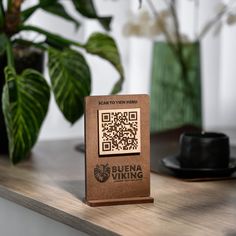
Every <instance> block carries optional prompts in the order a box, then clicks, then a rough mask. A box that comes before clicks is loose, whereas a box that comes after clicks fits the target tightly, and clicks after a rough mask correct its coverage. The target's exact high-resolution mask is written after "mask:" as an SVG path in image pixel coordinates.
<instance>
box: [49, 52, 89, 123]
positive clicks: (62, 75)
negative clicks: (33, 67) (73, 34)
mask: <svg viewBox="0 0 236 236" xmlns="http://www.w3.org/2000/svg"><path fill="white" fill-rule="evenodd" d="M48 55H49V74H50V78H51V83H52V89H53V93H54V95H55V99H56V102H57V105H58V106H59V108H60V110H61V112H62V113H63V115H64V116H65V118H66V119H67V120H68V121H70V122H71V123H72V124H73V123H74V122H75V121H77V120H78V119H79V118H80V117H81V116H82V115H83V113H84V97H85V96H88V95H89V94H90V91H91V75H90V70H89V67H88V65H87V62H86V61H85V59H84V57H83V56H82V55H81V54H80V53H79V52H77V51H74V50H71V49H68V48H66V49H64V50H62V51H59V50H56V49H53V48H49V50H48Z"/></svg>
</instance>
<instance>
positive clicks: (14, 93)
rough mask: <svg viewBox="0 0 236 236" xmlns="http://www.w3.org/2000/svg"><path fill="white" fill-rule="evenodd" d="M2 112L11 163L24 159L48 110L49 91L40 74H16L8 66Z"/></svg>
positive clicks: (28, 72)
mask: <svg viewBox="0 0 236 236" xmlns="http://www.w3.org/2000/svg"><path fill="white" fill-rule="evenodd" d="M5 77H6V84H5V86H4V90H3V97H2V101H3V112H4V117H5V123H6V126H7V132H8V139H9V153H10V158H11V160H12V162H13V163H14V164H15V163H18V162H19V161H21V160H22V159H24V158H25V157H26V156H27V155H28V153H29V151H30V150H31V148H32V147H33V145H34V144H35V142H36V141H37V137H38V134H39V131H40V127H41V125H42V122H43V120H44V118H45V116H46V113H47V110H48V104H49V100H50V89H49V86H48V85H47V83H46V81H45V79H44V78H43V77H42V75H41V74H40V73H38V72H36V71H34V70H31V69H27V70H25V71H23V73H22V74H21V75H17V74H16V73H15V70H14V69H13V68H12V67H7V68H6V70H5Z"/></svg>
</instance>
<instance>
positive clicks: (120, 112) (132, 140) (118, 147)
mask: <svg viewBox="0 0 236 236" xmlns="http://www.w3.org/2000/svg"><path fill="white" fill-rule="evenodd" d="M98 116H99V119H98V122H99V155H115V154H129V153H130V154H132V153H140V150H141V147H140V146H141V145H140V108H133V109H113V110H99V111H98Z"/></svg>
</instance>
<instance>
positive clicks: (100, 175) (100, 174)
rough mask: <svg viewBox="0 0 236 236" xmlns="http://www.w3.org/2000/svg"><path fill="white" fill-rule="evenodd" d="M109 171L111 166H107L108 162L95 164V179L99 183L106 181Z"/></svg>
mask: <svg viewBox="0 0 236 236" xmlns="http://www.w3.org/2000/svg"><path fill="white" fill-rule="evenodd" d="M110 173H111V168H110V167H109V164H108V163H107V164H105V165H103V164H101V165H96V167H95V168H94V176H95V178H96V180H97V181H98V182H100V183H104V182H106V181H107V180H108V179H109V177H110Z"/></svg>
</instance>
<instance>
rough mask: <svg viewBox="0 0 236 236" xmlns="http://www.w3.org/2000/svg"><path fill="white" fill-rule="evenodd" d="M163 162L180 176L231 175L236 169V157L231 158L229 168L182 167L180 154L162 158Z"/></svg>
mask: <svg viewBox="0 0 236 236" xmlns="http://www.w3.org/2000/svg"><path fill="white" fill-rule="evenodd" d="M162 164H163V165H164V166H165V167H166V168H168V169H170V170H171V171H173V173H174V174H175V175H177V176H180V177H185V178H193V177H222V176H229V175H231V174H232V173H233V172H234V171H236V159H234V158H232V159H230V163H229V167H228V168H220V169H209V168H207V169H193V168H181V166H180V163H179V160H178V156H177V155H175V156H168V157H165V158H163V159H162Z"/></svg>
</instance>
